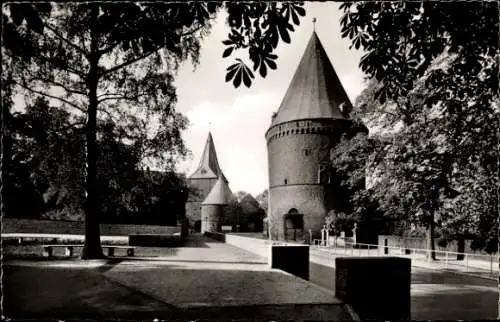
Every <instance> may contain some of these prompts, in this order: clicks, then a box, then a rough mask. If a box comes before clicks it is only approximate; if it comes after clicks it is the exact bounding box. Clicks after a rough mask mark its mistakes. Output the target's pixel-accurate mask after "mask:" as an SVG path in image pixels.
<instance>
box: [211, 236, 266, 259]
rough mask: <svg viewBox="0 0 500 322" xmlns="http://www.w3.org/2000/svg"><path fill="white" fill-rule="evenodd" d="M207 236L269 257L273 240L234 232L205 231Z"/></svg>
mask: <svg viewBox="0 0 500 322" xmlns="http://www.w3.org/2000/svg"><path fill="white" fill-rule="evenodd" d="M205 235H206V236H208V237H210V238H213V239H215V240H218V241H221V242H225V243H226V244H229V245H232V246H235V247H238V248H241V249H243V250H246V251H247V252H250V253H252V254H256V255H259V256H262V257H265V258H267V257H268V256H269V245H271V244H272V243H273V242H272V241H269V240H267V239H257V238H251V237H243V236H237V235H233V234H221V233H209V232H206V233H205Z"/></svg>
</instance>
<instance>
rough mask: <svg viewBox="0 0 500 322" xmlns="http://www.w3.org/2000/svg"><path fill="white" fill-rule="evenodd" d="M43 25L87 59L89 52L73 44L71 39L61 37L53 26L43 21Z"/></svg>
mask: <svg viewBox="0 0 500 322" xmlns="http://www.w3.org/2000/svg"><path fill="white" fill-rule="evenodd" d="M44 26H45V28H47V29H49V30H50V31H52V32H53V33H54V34H55V35H56V36H57V38H59V39H61V40H62V41H64V42H65V43H66V44H68V45H69V46H70V47H73V48H74V49H76V50H77V51H79V52H80V53H81V54H83V55H84V56H85V58H87V59H88V58H89V53H87V52H86V51H85V50H84V49H83V48H81V47H79V46H77V45H75V44H73V43H72V42H71V41H69V40H68V39H66V38H65V37H63V36H62V35H61V34H60V33H59V32H58V31H57V30H56V29H55V28H54V27H52V26H50V25H49V24H48V23H44Z"/></svg>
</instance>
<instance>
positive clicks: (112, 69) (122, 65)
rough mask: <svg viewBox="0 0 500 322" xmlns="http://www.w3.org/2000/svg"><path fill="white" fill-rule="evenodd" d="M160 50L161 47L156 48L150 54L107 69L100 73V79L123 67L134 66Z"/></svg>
mask: <svg viewBox="0 0 500 322" xmlns="http://www.w3.org/2000/svg"><path fill="white" fill-rule="evenodd" d="M160 49H161V47H158V48H156V49H154V50H152V51H150V52H147V53H145V54H142V55H140V56H138V57H135V58H132V59H130V60H127V61H126V62H123V63H121V64H118V65H116V66H114V67H111V68H109V69H106V70H105V71H104V72H102V73H101V75H100V77H103V76H106V75H109V74H111V73H114V72H116V71H117V70H119V69H121V68H124V67H127V66H129V65H132V64H134V63H136V62H138V61H140V60H142V59H144V58H147V57H149V56H151V55H152V54H154V53H155V52H157V51H158V50H160Z"/></svg>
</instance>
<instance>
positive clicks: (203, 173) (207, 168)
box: [189, 132, 227, 182]
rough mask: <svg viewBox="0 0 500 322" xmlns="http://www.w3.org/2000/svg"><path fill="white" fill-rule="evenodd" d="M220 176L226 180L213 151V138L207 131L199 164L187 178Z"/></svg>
mask: <svg viewBox="0 0 500 322" xmlns="http://www.w3.org/2000/svg"><path fill="white" fill-rule="evenodd" d="M219 177H222V178H223V179H224V180H225V181H226V182H227V179H226V177H225V176H224V174H223V173H222V170H221V169H220V166H219V161H218V160H217V152H216V151H215V144H214V140H213V139H212V133H210V132H208V137H207V142H206V143H205V148H204V149H203V154H202V155H201V160H200V164H199V165H198V168H197V169H196V171H195V172H194V173H193V174H192V175H191V176H190V177H189V179H213V178H219Z"/></svg>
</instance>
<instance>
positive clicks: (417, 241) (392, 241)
mask: <svg viewBox="0 0 500 322" xmlns="http://www.w3.org/2000/svg"><path fill="white" fill-rule="evenodd" d="M385 239H387V246H389V247H406V248H417V249H427V243H426V240H425V237H401V236H391V235H380V236H378V245H379V246H385V244H384V243H385ZM437 241H438V239H437V238H436V239H435V241H434V245H435V249H436V250H437V251H448V252H457V251H458V246H457V241H456V240H453V241H450V242H449V243H448V245H447V246H446V247H441V246H439V245H438V243H437ZM471 242H472V241H471V240H465V253H472V254H474V253H477V254H486V252H483V251H473V250H472V249H471V247H470V245H471Z"/></svg>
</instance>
